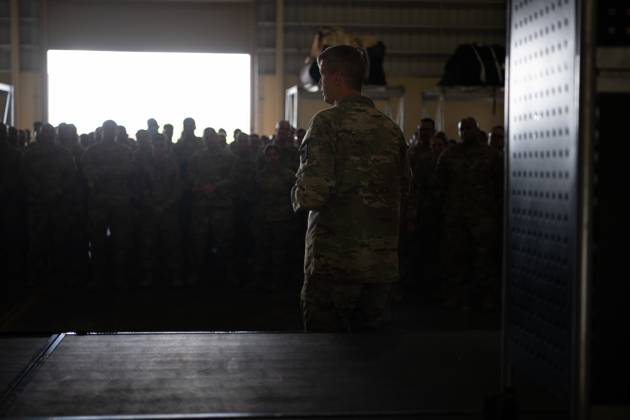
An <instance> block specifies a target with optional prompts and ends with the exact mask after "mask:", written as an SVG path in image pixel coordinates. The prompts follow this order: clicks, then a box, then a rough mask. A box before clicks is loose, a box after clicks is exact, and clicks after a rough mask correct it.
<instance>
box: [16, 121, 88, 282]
mask: <svg viewBox="0 0 630 420" xmlns="http://www.w3.org/2000/svg"><path fill="white" fill-rule="evenodd" d="M76 172H77V170H76V165H75V164H74V160H73V158H72V155H71V154H70V152H68V151H67V150H66V149H64V148H63V147H61V146H58V145H56V144H55V129H54V127H53V126H52V125H50V124H44V125H43V126H42V128H41V132H40V134H39V136H38V138H37V142H36V143H35V144H34V145H32V146H31V147H29V148H28V150H27V152H26V153H25V155H24V161H23V165H22V178H23V183H24V188H25V191H26V196H27V202H28V227H29V257H28V261H29V280H30V283H31V284H34V283H36V282H38V281H40V280H41V279H42V278H43V276H45V275H46V273H52V274H53V275H59V274H61V273H60V271H59V270H60V269H61V267H62V264H64V263H65V262H64V261H63V258H60V257H61V255H60V251H61V250H62V249H64V243H65V241H66V235H67V234H68V227H69V226H68V223H67V221H68V215H67V213H66V212H65V211H64V210H65V209H66V207H65V206H64V199H65V198H67V194H68V191H69V189H70V187H71V185H72V182H74V180H75V178H76Z"/></svg>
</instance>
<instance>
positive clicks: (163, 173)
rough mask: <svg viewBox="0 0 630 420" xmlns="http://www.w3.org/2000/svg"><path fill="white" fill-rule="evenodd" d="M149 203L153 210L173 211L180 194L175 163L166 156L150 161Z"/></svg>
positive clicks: (179, 183)
mask: <svg viewBox="0 0 630 420" xmlns="http://www.w3.org/2000/svg"><path fill="white" fill-rule="evenodd" d="M151 163H152V165H151V202H152V204H153V206H154V210H155V209H157V210H169V209H170V210H174V209H175V206H176V204H177V202H178V200H179V197H180V193H181V180H180V177H179V170H178V169H177V164H176V163H175V161H174V160H173V159H172V158H171V157H168V156H165V157H164V158H161V159H156V158H153V159H151Z"/></svg>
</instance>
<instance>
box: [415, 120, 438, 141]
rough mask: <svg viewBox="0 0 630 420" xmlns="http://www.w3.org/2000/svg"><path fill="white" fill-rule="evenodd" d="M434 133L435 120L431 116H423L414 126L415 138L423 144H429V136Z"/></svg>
mask: <svg viewBox="0 0 630 420" xmlns="http://www.w3.org/2000/svg"><path fill="white" fill-rule="evenodd" d="M434 135H435V121H433V120H432V119H431V118H423V119H421V120H420V124H419V125H418V127H416V138H417V140H418V142H419V143H420V144H421V145H423V146H429V142H430V141H431V138H432V137H433V136H434Z"/></svg>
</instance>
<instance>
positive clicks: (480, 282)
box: [437, 142, 503, 306]
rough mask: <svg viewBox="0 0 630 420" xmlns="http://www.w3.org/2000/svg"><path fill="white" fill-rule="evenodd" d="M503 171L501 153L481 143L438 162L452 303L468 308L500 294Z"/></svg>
mask: <svg viewBox="0 0 630 420" xmlns="http://www.w3.org/2000/svg"><path fill="white" fill-rule="evenodd" d="M502 169H503V168H502V162H501V158H500V155H499V153H498V152H497V151H496V150H494V149H492V148H490V147H488V146H486V145H481V144H479V143H478V142H471V143H463V144H457V145H455V146H453V147H451V148H450V149H448V150H446V151H445V152H444V153H443V154H442V155H441V157H440V159H439V162H438V166H437V176H438V182H439V185H440V189H441V192H440V193H441V194H442V195H443V199H444V201H443V204H442V213H443V215H444V224H443V237H442V241H443V243H442V257H443V265H444V273H445V275H446V277H447V281H448V288H449V290H447V293H449V295H450V300H451V302H452V303H453V304H462V305H464V306H469V305H470V304H471V303H478V302H477V301H478V298H482V299H489V298H492V297H493V296H496V295H497V294H498V271H499V267H498V259H497V258H498V251H499V250H498V245H499V243H498V240H497V239H498V229H499V224H500V220H501V219H500V213H499V211H498V210H499V206H498V204H497V203H499V202H500V196H501V190H502Z"/></svg>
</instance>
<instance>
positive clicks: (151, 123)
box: [147, 118, 160, 133]
mask: <svg viewBox="0 0 630 420" xmlns="http://www.w3.org/2000/svg"><path fill="white" fill-rule="evenodd" d="M159 128H160V125H159V124H158V122H157V121H156V120H155V118H149V119H148V120H147V130H148V131H149V133H157V132H158V129H159Z"/></svg>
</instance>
